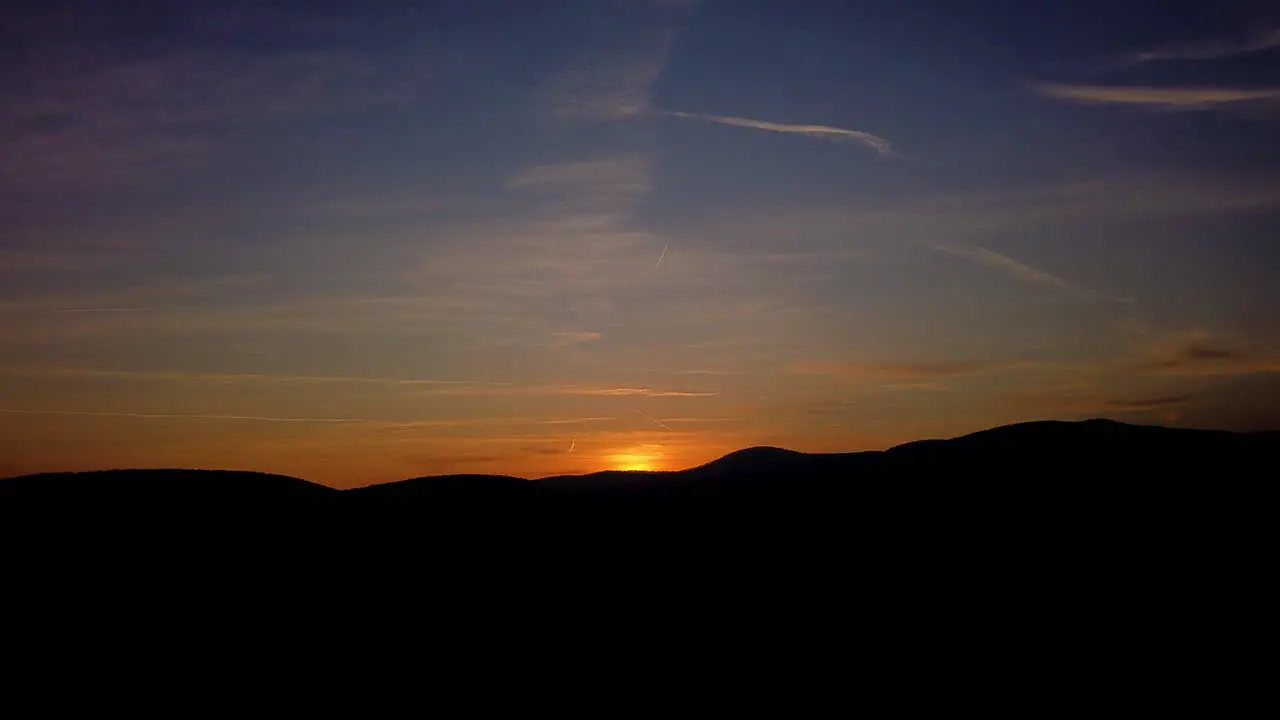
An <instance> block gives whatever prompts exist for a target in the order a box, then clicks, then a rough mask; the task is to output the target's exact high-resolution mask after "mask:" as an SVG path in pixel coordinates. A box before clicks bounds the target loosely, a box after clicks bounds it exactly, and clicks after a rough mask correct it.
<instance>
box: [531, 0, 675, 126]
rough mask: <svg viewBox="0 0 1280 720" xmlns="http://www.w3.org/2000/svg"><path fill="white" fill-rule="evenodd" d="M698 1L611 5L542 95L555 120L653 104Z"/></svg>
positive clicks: (616, 114) (595, 117) (613, 115)
mask: <svg viewBox="0 0 1280 720" xmlns="http://www.w3.org/2000/svg"><path fill="white" fill-rule="evenodd" d="M695 4H696V3H694V2H688V1H681V2H675V1H672V0H668V1H665V2H659V1H657V0H650V1H648V2H641V3H634V4H632V6H630V7H627V6H625V5H623V4H618V5H615V7H614V8H613V9H612V10H611V11H610V13H611V17H610V19H609V21H607V22H604V23H601V24H600V25H599V26H598V27H597V31H596V32H595V33H594V34H592V35H591V36H590V37H588V38H586V39H585V43H584V47H583V48H582V50H581V51H580V52H579V53H578V54H577V56H576V57H575V58H574V59H573V61H572V62H571V63H570V64H569V65H568V67H566V68H564V69H563V70H561V71H560V72H558V73H556V74H555V75H554V76H552V77H551V78H550V79H549V80H548V82H547V83H546V85H545V86H544V88H543V90H542V92H541V94H540V99H541V101H542V103H543V104H544V107H545V111H546V113H547V114H548V115H550V116H551V117H553V118H556V119H559V120H580V121H608V120H625V119H628V118H633V117H636V116H639V115H643V114H644V113H646V112H647V111H648V110H649V109H650V107H651V106H652V100H651V97H650V96H651V92H652V89H653V84H654V82H656V81H657V79H658V77H659V76H660V75H661V74H662V71H663V69H664V68H665V67H666V64H667V58H668V56H669V55H670V53H671V48H672V46H673V45H674V44H675V41H676V38H677V37H679V35H680V32H681V27H682V23H683V21H684V18H685V17H686V16H687V14H688V12H689V10H690V9H692V8H693V6H694V5H695Z"/></svg>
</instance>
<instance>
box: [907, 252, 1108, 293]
mask: <svg viewBox="0 0 1280 720" xmlns="http://www.w3.org/2000/svg"><path fill="white" fill-rule="evenodd" d="M929 247H930V248H931V249H933V250H937V251H938V252H943V253H947V254H949V255H955V256H957V257H962V258H967V259H969V260H973V261H975V262H977V263H979V264H981V265H985V266H987V267H990V268H993V269H996V270H999V271H1001V272H1003V273H1004V274H1006V275H1008V276H1009V277H1012V278H1014V279H1015V280H1021V281H1022V282H1025V283H1028V284H1031V285H1040V286H1043V287H1049V288H1053V289H1054V290H1059V291H1061V292H1064V293H1067V294H1068V295H1075V296H1077V297H1082V298H1087V299H1090V300H1107V301H1109V302H1118V303H1124V302H1129V299H1128V298H1124V297H1119V296H1116V295H1109V294H1107V293H1103V292H1099V291H1097V290H1094V289H1092V288H1088V287H1085V286H1083V285H1077V284H1076V283H1073V282H1071V281H1069V280H1064V279H1062V278H1060V277H1058V276H1056V275H1051V274H1049V273H1047V272H1045V271H1043V270H1037V269H1036V268H1033V267H1031V266H1030V265H1025V264H1023V263H1021V262H1018V261H1017V260H1014V259H1013V258H1011V257H1009V256H1008V255H1002V254H1000V253H998V252H995V251H993V250H988V249H986V248H984V247H979V246H976V245H975V246H972V247H964V246H959V245H930V246H929Z"/></svg>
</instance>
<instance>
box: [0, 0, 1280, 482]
mask: <svg viewBox="0 0 1280 720" xmlns="http://www.w3.org/2000/svg"><path fill="white" fill-rule="evenodd" d="M18 6H19V11H18V12H16V13H13V12H10V13H9V14H8V16H7V17H6V22H5V23H4V25H3V28H0V97H2V98H3V100H2V101H0V476H2V475H10V474H17V473H25V472H36V471H45V470H82V469H96V468H107V467H172V466H181V467H217V468H229V469H253V470H263V471H270V472H281V473H287V474H292V475H296V476H300V477H305V478H308V479H311V480H315V481H319V482H324V483H327V484H331V485H335V486H352V485H362V484H367V483H370V482H376V481H386V480H393V479H400V478H405V477H413V476H418V475H425V474H437V473H450V472H487V473H507V474H515V475H521V476H525V477H540V476H545V475H548V474H558V473H569V472H587V471H594V470H601V469H607V468H654V469H676V468H681V467H687V466H691V465H694V464H697V463H700V462H704V461H706V460H709V459H712V458H713V457H716V456H718V455H720V454H723V453H724V452H727V451H730V450H733V449H736V448H740V447H744V446H748V445H756V444H772V445H781V446H785V447H790V448H794V449H799V450H808V451H835V450H860V449H876V448H883V447H886V446H889V445H892V444H896V443H899V442H905V441H910V440H915V439H920V438H925V437H943V436H951V435H956V434H960V433H963V432H968V431H973V430H978V429H982V428H985V427H990V426H993V425H998V424H1003V423H1009V422H1015V421H1022V420H1035V419H1047V418H1059V419H1080V418H1086V417H1097V416H1101V417H1111V418H1115V419H1119V420H1126V421H1135V422H1148V423H1159V424H1168V425H1190V426H1198V427H1222V428H1235V429H1257V428H1280V374H1278V373H1280V302H1278V301H1280V284H1278V278H1280V243H1277V240H1278V239H1280V238H1277V231H1278V229H1280V7H1276V6H1275V4H1274V3H1270V2H1231V1H1217V2H1203V3H1194V2H1179V3H1170V2H1165V1H1163V0H1152V1H1145V0H1125V1H1120V2H1117V1H1116V0H1110V1H1108V2H1084V1H1081V2H1071V3H1065V2H1064V3H1033V2H1009V1H1007V0H1006V1H1003V2H996V1H994V0H986V1H978V0H928V1H926V0H874V1H873V0H864V1H859V0H849V1H848V2H840V3H836V2H830V1H829V0H818V1H812V2H810V1H802V0H773V1H768V2H765V1H753V0H704V1H703V2H695V1H692V0H579V1H576V2H552V1H550V0H527V1H517V0H511V1H509V2H498V1H496V0H494V1H483V0H456V1H450V0H434V1H432V2H403V3H387V2H383V3H369V2H366V3H332V2H307V3H301V2H295V3H279V2H271V1H270V0H266V1H263V0H259V1H256V2H239V1H233V2H219V3H214V4H206V3H171V2H166V3H158V2H157V3H139V2H112V3H100V2H92V3H91V2H63V1H54V0H41V1H40V2H27V1H23V2H18ZM356 8H358V9H356Z"/></svg>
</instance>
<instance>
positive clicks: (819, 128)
mask: <svg viewBox="0 0 1280 720" xmlns="http://www.w3.org/2000/svg"><path fill="white" fill-rule="evenodd" d="M664 114H665V115H669V116H671V117H678V118H687V119H690V120H702V121H705V122H711V123H718V124H720V125H731V126H733V127H743V128H751V129H754V130H766V131H768V132H778V133H790V134H794V135H804V136H806V137H811V138H819V139H826V140H837V141H852V142H857V143H861V144H863V145H866V146H867V147H869V148H871V149H872V150H875V151H876V152H878V153H880V154H881V155H890V154H892V153H893V146H892V145H891V144H890V143H889V141H888V140H885V139H884V138H882V137H879V136H877V135H873V134H871V133H869V132H863V131H861V130H847V129H845V128H838V127H830V126H827V125H787V124H784V123H776V122H768V121H766V120H752V119H750V118H740V117H730V116H727V115H702V114H698V113H687V112H676V111H671V110H669V111H666V112H664Z"/></svg>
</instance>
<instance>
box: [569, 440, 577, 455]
mask: <svg viewBox="0 0 1280 720" xmlns="http://www.w3.org/2000/svg"><path fill="white" fill-rule="evenodd" d="M576 447H578V441H577V440H572V439H571V440H569V452H573V449H574V448H576Z"/></svg>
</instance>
